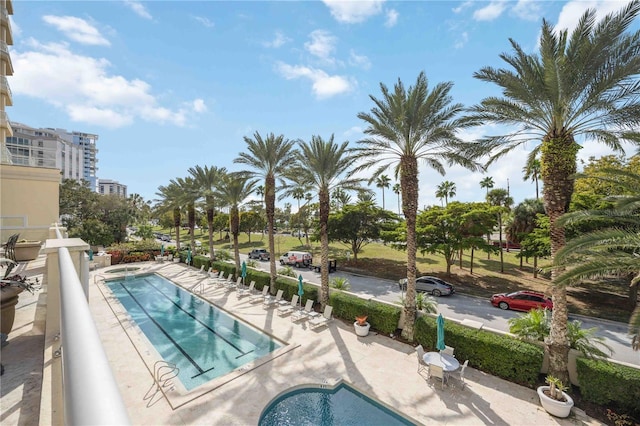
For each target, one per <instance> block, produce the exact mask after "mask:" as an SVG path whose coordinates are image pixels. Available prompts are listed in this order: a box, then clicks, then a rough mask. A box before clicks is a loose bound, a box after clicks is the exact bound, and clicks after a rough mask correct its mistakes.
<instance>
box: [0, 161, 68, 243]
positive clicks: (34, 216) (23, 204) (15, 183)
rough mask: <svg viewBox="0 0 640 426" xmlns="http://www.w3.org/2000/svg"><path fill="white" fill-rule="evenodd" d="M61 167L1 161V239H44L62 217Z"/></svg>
mask: <svg viewBox="0 0 640 426" xmlns="http://www.w3.org/2000/svg"><path fill="white" fill-rule="evenodd" d="M59 194H60V170H58V169H49V168H42V167H29V166H17V165H11V164H0V241H2V242H4V241H6V240H7V238H8V237H9V236H10V235H12V234H16V233H19V234H20V239H28V240H40V241H44V240H46V239H47V238H48V234H49V226H51V224H52V223H53V222H57V221H58V216H59V211H60V208H59V202H60V197H59Z"/></svg>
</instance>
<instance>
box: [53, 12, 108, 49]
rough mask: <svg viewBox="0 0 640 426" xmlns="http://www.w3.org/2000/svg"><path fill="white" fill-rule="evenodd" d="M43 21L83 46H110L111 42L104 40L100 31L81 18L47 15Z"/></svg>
mask: <svg viewBox="0 0 640 426" xmlns="http://www.w3.org/2000/svg"><path fill="white" fill-rule="evenodd" d="M42 20H43V21H44V22H46V23H47V24H49V25H51V26H53V27H55V28H56V29H57V30H58V31H60V32H62V33H64V35H65V36H66V37H67V38H69V39H71V40H73V41H77V42H78V43H81V44H89V45H94V46H110V45H111V43H109V40H107V39H106V38H104V37H103V36H102V34H100V31H98V29H97V28H96V27H94V26H93V25H91V24H89V23H88V22H87V21H85V20H84V19H81V18H76V17H75V16H53V15H45V16H43V17H42Z"/></svg>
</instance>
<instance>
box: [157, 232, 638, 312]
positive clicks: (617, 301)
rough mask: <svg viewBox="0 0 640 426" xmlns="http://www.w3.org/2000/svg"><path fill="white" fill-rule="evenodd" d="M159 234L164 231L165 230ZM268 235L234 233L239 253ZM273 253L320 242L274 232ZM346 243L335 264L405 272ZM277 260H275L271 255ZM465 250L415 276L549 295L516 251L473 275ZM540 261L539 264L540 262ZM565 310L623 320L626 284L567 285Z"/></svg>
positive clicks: (386, 257)
mask: <svg viewBox="0 0 640 426" xmlns="http://www.w3.org/2000/svg"><path fill="white" fill-rule="evenodd" d="M160 232H164V233H169V232H168V231H167V230H161V231H160ZM172 235H173V234H172ZM224 236H225V233H222V234H220V233H215V234H214V249H224V250H229V252H231V254H233V249H232V246H231V243H230V241H229V240H224V239H223V238H224ZM195 238H196V239H198V240H200V241H201V242H202V248H204V249H208V234H207V233H206V232H202V230H201V229H196V231H195ZM190 240H191V237H190V236H189V235H188V231H186V230H183V231H182V232H181V233H180V241H181V244H182V243H188V242H189V241H190ZM268 245H269V244H268V237H267V235H266V234H265V235H262V234H252V235H251V236H250V241H249V236H248V235H247V234H245V233H243V234H240V236H239V247H240V252H241V253H245V254H246V253H248V252H249V251H250V250H251V249H253V248H266V249H268ZM275 249H276V254H277V255H278V256H279V255H281V254H283V253H285V252H287V251H289V250H303V251H310V252H312V253H313V255H314V257H318V256H320V242H310V246H307V245H306V239H305V238H302V239H298V238H297V237H291V236H289V235H283V234H277V235H276V236H275ZM347 250H348V247H346V246H345V245H343V244H341V243H334V244H331V245H330V251H331V254H330V256H331V257H333V258H335V259H337V260H338V268H339V269H342V270H347V271H351V272H356V273H360V274H364V275H372V276H376V277H380V278H387V279H391V280H398V279H400V278H402V277H404V276H406V253H405V252H404V251H399V250H396V249H393V248H391V247H389V246H386V245H383V244H378V243H371V244H369V245H367V246H365V247H364V249H363V252H362V253H359V254H358V261H357V262H356V261H355V259H354V258H353V256H351V258H350V259H349V260H348V261H347V257H346V253H347ZM276 260H277V259H276ZM470 261H471V256H470V252H464V253H463V256H462V268H461V267H460V266H459V263H456V264H455V265H453V266H452V267H451V276H447V275H446V270H447V268H446V264H445V261H444V258H443V257H442V256H437V255H421V254H418V258H417V267H418V276H420V275H434V276H438V277H440V278H442V279H444V280H446V281H449V282H451V283H452V284H454V285H455V287H456V291H457V292H459V293H463V294H468V295H474V296H479V297H486V298H489V297H490V296H491V295H492V294H494V293H502V292H511V291H515V290H536V291H540V292H544V293H547V294H549V293H550V291H549V285H550V281H549V280H548V279H545V278H543V277H541V276H540V275H538V278H533V267H532V263H529V264H527V263H524V265H523V267H522V269H521V268H520V259H518V258H517V257H516V253H515V252H510V253H507V252H505V253H504V273H501V272H500V258H499V255H493V254H492V255H491V257H490V259H487V254H486V253H483V252H476V253H475V254H474V264H473V274H471V273H470ZM543 262H544V261H540V262H539V263H538V265H539V266H543V264H544V263H543ZM567 299H568V302H569V311H570V312H572V313H576V314H582V315H588V316H593V317H599V318H605V319H611V320H615V321H622V322H628V321H629V317H630V315H631V312H632V310H633V309H632V307H631V306H630V304H629V298H628V288H627V285H626V284H624V283H623V282H621V281H619V280H603V281H598V282H594V283H582V284H580V285H577V286H574V287H569V288H568V289H567Z"/></svg>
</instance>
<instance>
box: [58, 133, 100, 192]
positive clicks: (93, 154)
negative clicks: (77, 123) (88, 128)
mask: <svg viewBox="0 0 640 426" xmlns="http://www.w3.org/2000/svg"><path fill="white" fill-rule="evenodd" d="M48 130H51V131H53V132H55V133H56V134H58V136H60V137H61V138H62V139H64V140H66V141H68V142H71V143H72V144H74V145H77V146H79V147H82V149H83V157H82V179H84V180H86V181H87V182H89V188H91V190H93V191H97V190H98V178H97V171H98V166H97V164H98V158H97V154H98V148H97V146H96V142H97V141H98V135H94V134H91V133H84V132H76V131H73V132H68V131H67V130H65V129H48Z"/></svg>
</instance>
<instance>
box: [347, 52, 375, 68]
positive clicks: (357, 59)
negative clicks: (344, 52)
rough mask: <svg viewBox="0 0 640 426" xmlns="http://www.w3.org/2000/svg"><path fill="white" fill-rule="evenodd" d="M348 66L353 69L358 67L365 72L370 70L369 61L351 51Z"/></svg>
mask: <svg viewBox="0 0 640 426" xmlns="http://www.w3.org/2000/svg"><path fill="white" fill-rule="evenodd" d="M349 64H350V65H352V66H354V67H360V68H363V69H365V70H368V69H369V68H371V61H370V60H369V58H367V57H366V56H365V55H358V54H356V52H355V51H354V50H353V49H351V52H350V53H349Z"/></svg>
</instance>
